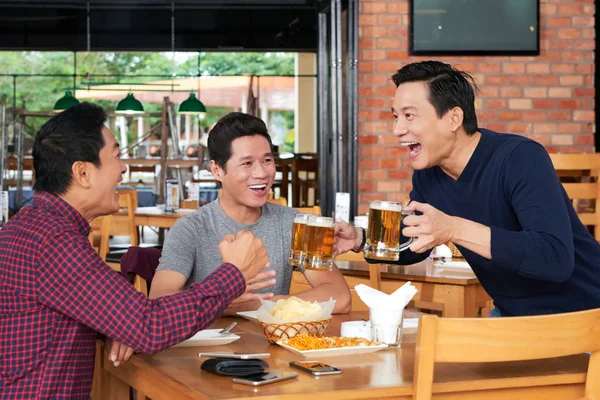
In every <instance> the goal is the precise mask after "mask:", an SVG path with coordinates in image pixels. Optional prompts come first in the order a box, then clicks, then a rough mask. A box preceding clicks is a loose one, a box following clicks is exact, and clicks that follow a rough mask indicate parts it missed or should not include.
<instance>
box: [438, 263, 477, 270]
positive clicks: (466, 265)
mask: <svg viewBox="0 0 600 400" xmlns="http://www.w3.org/2000/svg"><path fill="white" fill-rule="evenodd" d="M434 265H435V266H436V267H439V268H442V269H457V270H465V271H469V270H472V268H471V266H470V265H469V263H467V262H465V261H450V262H442V263H435V264H434Z"/></svg>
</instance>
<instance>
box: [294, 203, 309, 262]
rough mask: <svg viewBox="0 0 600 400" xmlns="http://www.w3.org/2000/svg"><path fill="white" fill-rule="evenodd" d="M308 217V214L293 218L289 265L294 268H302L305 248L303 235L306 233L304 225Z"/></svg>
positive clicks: (297, 215)
mask: <svg viewBox="0 0 600 400" xmlns="http://www.w3.org/2000/svg"><path fill="white" fill-rule="evenodd" d="M308 217H309V215H308V214H296V216H295V217H294V225H293V226H292V243H291V249H290V259H289V263H290V264H291V265H293V266H295V267H302V266H303V265H304V253H305V246H306V241H305V236H304V234H305V232H306V223H307V222H308Z"/></svg>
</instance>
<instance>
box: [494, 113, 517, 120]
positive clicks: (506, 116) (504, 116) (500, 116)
mask: <svg viewBox="0 0 600 400" xmlns="http://www.w3.org/2000/svg"><path fill="white" fill-rule="evenodd" d="M498 119H499V120H500V121H519V120H520V119H521V113H520V112H519V111H499V112H498Z"/></svg>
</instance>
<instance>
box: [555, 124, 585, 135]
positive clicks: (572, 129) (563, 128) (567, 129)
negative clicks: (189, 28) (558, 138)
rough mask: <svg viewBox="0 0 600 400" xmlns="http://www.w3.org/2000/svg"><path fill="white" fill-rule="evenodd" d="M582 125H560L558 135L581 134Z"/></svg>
mask: <svg viewBox="0 0 600 400" xmlns="http://www.w3.org/2000/svg"><path fill="white" fill-rule="evenodd" d="M580 132H581V124H580V123H576V122H569V123H562V124H558V133H571V134H575V133H580Z"/></svg>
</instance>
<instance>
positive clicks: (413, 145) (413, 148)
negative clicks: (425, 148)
mask: <svg viewBox="0 0 600 400" xmlns="http://www.w3.org/2000/svg"><path fill="white" fill-rule="evenodd" d="M400 146H404V147H408V156H409V157H411V158H413V157H416V156H418V155H419V153H420V152H421V143H419V142H400Z"/></svg>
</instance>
